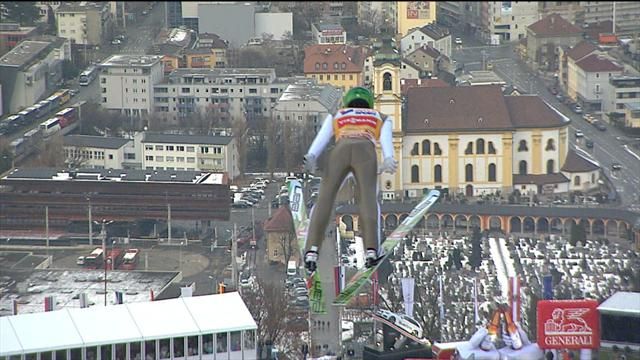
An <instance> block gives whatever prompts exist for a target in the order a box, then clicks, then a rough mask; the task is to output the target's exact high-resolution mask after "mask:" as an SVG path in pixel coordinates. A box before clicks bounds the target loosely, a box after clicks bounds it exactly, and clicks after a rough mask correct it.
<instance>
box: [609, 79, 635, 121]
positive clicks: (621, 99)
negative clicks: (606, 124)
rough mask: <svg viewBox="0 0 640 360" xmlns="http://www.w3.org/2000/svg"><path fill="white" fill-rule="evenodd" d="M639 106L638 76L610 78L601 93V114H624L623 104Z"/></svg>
mask: <svg viewBox="0 0 640 360" xmlns="http://www.w3.org/2000/svg"><path fill="white" fill-rule="evenodd" d="M634 103H635V104H640V76H629V75H622V76H612V77H611V78H610V79H609V87H608V88H605V89H604V91H603V93H602V112H603V113H605V114H608V113H611V112H615V113H619V114H624V112H625V104H634Z"/></svg>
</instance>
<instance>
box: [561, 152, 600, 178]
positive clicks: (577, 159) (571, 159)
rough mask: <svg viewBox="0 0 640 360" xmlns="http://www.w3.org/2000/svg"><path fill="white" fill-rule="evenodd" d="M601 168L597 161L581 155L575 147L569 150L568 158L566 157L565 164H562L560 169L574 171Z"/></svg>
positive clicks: (588, 170)
mask: <svg viewBox="0 0 640 360" xmlns="http://www.w3.org/2000/svg"><path fill="white" fill-rule="evenodd" d="M599 169H600V166H598V164H597V163H596V162H594V161H592V160H589V159H587V158H585V157H584V156H582V155H579V154H578V153H576V152H575V151H574V150H573V149H571V150H569V151H568V152H567V158H566V159H565V161H564V165H562V169H560V171H565V172H568V173H574V172H590V171H596V170H599Z"/></svg>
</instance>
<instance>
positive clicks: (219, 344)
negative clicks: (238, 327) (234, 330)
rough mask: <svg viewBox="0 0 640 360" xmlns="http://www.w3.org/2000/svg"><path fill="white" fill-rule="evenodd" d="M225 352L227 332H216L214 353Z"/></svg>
mask: <svg viewBox="0 0 640 360" xmlns="http://www.w3.org/2000/svg"><path fill="white" fill-rule="evenodd" d="M226 352H227V333H218V334H216V353H226Z"/></svg>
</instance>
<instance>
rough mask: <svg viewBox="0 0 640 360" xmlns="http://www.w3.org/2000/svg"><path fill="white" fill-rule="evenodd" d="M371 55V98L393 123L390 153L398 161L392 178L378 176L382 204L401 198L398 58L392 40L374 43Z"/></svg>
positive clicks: (400, 119) (398, 55)
mask: <svg viewBox="0 0 640 360" xmlns="http://www.w3.org/2000/svg"><path fill="white" fill-rule="evenodd" d="M374 47H375V48H376V50H375V53H374V55H373V95H374V97H375V109H376V110H378V111H379V112H381V113H382V114H384V115H388V116H390V117H391V118H392V119H393V149H394V154H395V155H394V157H395V159H396V160H397V161H398V170H397V172H396V173H395V174H393V175H392V174H387V173H383V174H381V175H380V184H379V186H380V193H381V194H382V198H383V199H385V200H390V199H396V198H398V197H399V196H401V195H402V172H403V169H402V94H401V91H400V66H401V63H400V54H399V52H398V49H397V48H396V47H395V44H394V41H393V39H392V38H391V37H387V38H384V39H382V41H380V42H378V43H375V44H374Z"/></svg>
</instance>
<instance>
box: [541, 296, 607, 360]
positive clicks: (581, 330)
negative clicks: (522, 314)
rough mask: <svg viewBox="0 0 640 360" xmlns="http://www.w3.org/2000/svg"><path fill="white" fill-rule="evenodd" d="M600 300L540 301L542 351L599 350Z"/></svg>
mask: <svg viewBox="0 0 640 360" xmlns="http://www.w3.org/2000/svg"><path fill="white" fill-rule="evenodd" d="M597 307H598V302H597V301H596V300H540V301H538V316H537V320H538V345H539V346H540V347H541V348H542V349H597V348H599V347H600V317H599V314H598V310H597Z"/></svg>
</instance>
